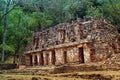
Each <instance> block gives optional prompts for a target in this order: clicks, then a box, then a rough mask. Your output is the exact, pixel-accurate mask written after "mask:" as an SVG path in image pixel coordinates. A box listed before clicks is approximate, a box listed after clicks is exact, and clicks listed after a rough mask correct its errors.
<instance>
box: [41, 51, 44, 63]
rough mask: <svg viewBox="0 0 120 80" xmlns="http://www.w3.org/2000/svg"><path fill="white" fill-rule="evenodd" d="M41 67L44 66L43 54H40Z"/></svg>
mask: <svg viewBox="0 0 120 80" xmlns="http://www.w3.org/2000/svg"><path fill="white" fill-rule="evenodd" d="M40 65H44V58H43V53H41V54H40Z"/></svg>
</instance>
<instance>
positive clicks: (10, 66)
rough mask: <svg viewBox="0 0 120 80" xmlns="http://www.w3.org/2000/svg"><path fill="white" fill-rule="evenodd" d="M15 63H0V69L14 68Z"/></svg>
mask: <svg viewBox="0 0 120 80" xmlns="http://www.w3.org/2000/svg"><path fill="white" fill-rule="evenodd" d="M15 68H16V64H0V70H8V69H15Z"/></svg>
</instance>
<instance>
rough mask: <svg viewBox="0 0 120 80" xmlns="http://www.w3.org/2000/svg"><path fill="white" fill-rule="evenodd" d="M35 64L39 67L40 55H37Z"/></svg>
mask: <svg viewBox="0 0 120 80" xmlns="http://www.w3.org/2000/svg"><path fill="white" fill-rule="evenodd" d="M37 64H38V65H40V54H39V53H37Z"/></svg>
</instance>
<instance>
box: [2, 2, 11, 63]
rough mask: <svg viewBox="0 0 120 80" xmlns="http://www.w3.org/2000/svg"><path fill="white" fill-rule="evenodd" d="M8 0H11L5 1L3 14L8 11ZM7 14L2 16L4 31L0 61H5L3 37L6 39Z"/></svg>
mask: <svg viewBox="0 0 120 80" xmlns="http://www.w3.org/2000/svg"><path fill="white" fill-rule="evenodd" d="M10 1H11V0H7V3H6V9H5V14H6V13H7V12H8V10H9V6H10ZM7 26H8V24H7V15H5V16H4V32H3V41H2V58H1V61H2V62H4V61H5V39H6V31H7Z"/></svg>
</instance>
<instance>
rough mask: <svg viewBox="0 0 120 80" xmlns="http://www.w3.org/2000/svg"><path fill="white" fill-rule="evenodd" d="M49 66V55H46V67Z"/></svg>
mask: <svg viewBox="0 0 120 80" xmlns="http://www.w3.org/2000/svg"><path fill="white" fill-rule="evenodd" d="M48 64H49V54H46V65H48Z"/></svg>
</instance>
